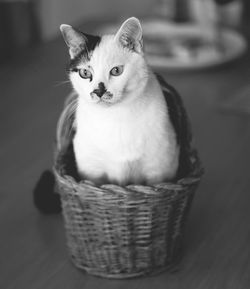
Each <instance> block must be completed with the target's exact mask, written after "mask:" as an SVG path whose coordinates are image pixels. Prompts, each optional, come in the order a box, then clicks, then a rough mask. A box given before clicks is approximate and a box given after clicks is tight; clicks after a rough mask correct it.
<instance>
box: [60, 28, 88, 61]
mask: <svg viewBox="0 0 250 289" xmlns="http://www.w3.org/2000/svg"><path fill="white" fill-rule="evenodd" d="M60 30H61V32H62V36H63V38H64V41H65V42H66V44H67V46H68V47H69V54H70V57H71V58H72V59H73V58H74V57H75V56H76V55H77V54H79V52H81V51H82V50H85V49H86V43H87V38H86V37H85V35H84V34H83V33H81V32H79V31H77V30H75V29H74V28H73V27H71V26H70V25H67V24H62V25H61V26H60Z"/></svg>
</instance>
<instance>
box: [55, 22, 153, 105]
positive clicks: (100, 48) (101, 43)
mask: <svg viewBox="0 0 250 289" xmlns="http://www.w3.org/2000/svg"><path fill="white" fill-rule="evenodd" d="M60 29H61V32H62V35H63V38H64V40H65V42H66V44H67V45H68V47H69V54H70V65H69V77H70V80H71V82H72V85H73V87H74V89H75V90H76V91H77V93H78V95H79V97H81V98H84V99H85V100H86V101H88V102H90V103H96V104H105V105H107V104H108V105H111V104H115V103H119V102H122V101H129V100H131V99H133V97H135V96H136V95H137V93H136V92H137V91H139V90H140V89H142V88H143V86H144V85H146V82H147V74H148V71H147V65H146V63H145V60H144V57H143V49H142V46H143V43H142V28H141V25H140V22H139V20H138V19H137V18H134V17H132V18H129V19H128V20H126V21H125V22H124V23H123V24H122V25H121V27H120V29H119V30H118V31H117V33H116V34H115V35H104V36H102V37H99V36H93V35H88V34H84V33H82V32H79V31H77V30H75V29H74V28H72V27H71V26H69V25H65V24H63V25H61V26H60Z"/></svg>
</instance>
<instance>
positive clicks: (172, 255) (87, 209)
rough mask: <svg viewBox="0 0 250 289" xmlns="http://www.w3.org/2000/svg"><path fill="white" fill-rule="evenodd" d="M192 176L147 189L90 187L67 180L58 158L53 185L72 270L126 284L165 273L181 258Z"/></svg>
mask: <svg viewBox="0 0 250 289" xmlns="http://www.w3.org/2000/svg"><path fill="white" fill-rule="evenodd" d="M192 161H193V171H192V172H191V173H190V175H189V176H188V177H186V178H184V179H181V180H179V181H178V182H177V183H175V184H173V183H162V184H158V185H155V186H152V187H149V186H138V185H129V186H126V187H120V186H117V185H103V186H100V187H97V186H95V185H94V184H93V183H91V182H89V181H81V182H76V181H75V179H74V178H73V177H71V176H69V175H67V168H66V167H65V165H62V164H65V163H66V162H67V160H65V159H64V156H63V155H62V156H58V158H57V165H56V167H55V175H56V177H57V183H58V185H59V191H60V194H61V199H62V206H63V214H64V220H65V227H66V234H67V243H68V247H69V250H70V253H71V257H72V260H73V262H74V264H75V265H76V266H77V267H78V268H81V269H84V270H85V271H87V272H89V273H91V274H94V275H98V276H103V277H108V278H128V277H135V276H140V275H146V274H152V273H155V272H157V271H162V270H164V269H167V268H169V267H170V266H171V265H173V264H174V263H176V261H178V259H179V257H181V247H182V238H183V231H184V225H185V222H186V219H187V214H188V211H189V209H190V205H191V202H192V199H193V195H194V192H195V189H196V187H197V185H198V183H199V181H200V174H201V169H200V166H199V160H198V158H197V155H196V154H195V153H193V155H192Z"/></svg>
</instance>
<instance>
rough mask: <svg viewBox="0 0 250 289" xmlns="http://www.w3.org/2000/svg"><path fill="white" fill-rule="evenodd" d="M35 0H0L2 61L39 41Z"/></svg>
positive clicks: (0, 47)
mask: <svg viewBox="0 0 250 289" xmlns="http://www.w3.org/2000/svg"><path fill="white" fill-rule="evenodd" d="M35 2H36V1H35V0H0V39H1V41H0V62H3V61H5V60H6V59H8V58H10V57H11V56H12V55H14V54H17V53H18V52H19V50H22V49H24V48H27V47H29V46H31V45H33V44H34V43H37V42H39V40H40V32H39V23H38V18H37V14H36V3H35Z"/></svg>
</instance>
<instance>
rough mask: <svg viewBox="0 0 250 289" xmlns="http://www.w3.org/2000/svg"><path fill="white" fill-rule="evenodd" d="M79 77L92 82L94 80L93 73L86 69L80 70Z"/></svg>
mask: <svg viewBox="0 0 250 289" xmlns="http://www.w3.org/2000/svg"><path fill="white" fill-rule="evenodd" d="M79 75H80V76H81V78H84V79H87V78H89V79H90V81H91V80H92V73H91V72H90V71H89V70H88V69H85V68H82V69H79Z"/></svg>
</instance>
